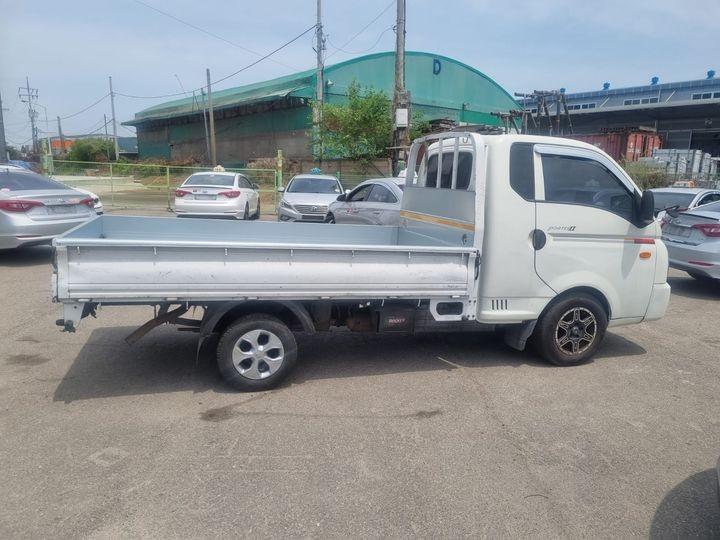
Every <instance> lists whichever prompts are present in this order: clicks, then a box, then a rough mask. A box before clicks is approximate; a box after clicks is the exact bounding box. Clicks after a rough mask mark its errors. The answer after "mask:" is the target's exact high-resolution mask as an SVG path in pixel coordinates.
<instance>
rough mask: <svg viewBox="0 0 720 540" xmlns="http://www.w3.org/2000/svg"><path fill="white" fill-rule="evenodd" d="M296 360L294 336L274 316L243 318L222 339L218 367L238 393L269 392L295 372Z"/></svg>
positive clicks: (259, 315) (219, 347) (231, 326)
mask: <svg viewBox="0 0 720 540" xmlns="http://www.w3.org/2000/svg"><path fill="white" fill-rule="evenodd" d="M296 358H297V343H296V341H295V336H294V335H293V333H292V332H291V331H290V329H289V328H288V327H287V325H286V324H285V323H283V322H282V321H281V320H280V319H278V318H276V317H273V316H271V315H265V314H256V315H247V316H245V317H241V318H240V319H238V320H237V321H236V322H235V323H234V324H232V325H230V326H229V327H228V328H227V329H226V330H225V331H224V332H223V333H222V336H221V337H220V341H219V342H218V347H217V363H218V368H219V369H220V373H221V374H222V376H223V378H224V379H225V380H226V381H227V382H228V383H229V384H230V385H231V386H232V387H234V388H236V389H237V390H241V391H243V392H259V391H263V390H270V389H271V388H274V387H276V386H277V385H278V384H280V383H281V382H282V380H283V379H284V378H285V377H286V376H287V375H288V374H289V373H290V371H292V368H293V366H294V365H295V360H296Z"/></svg>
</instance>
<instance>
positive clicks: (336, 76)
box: [123, 52, 518, 164]
mask: <svg viewBox="0 0 720 540" xmlns="http://www.w3.org/2000/svg"><path fill="white" fill-rule="evenodd" d="M394 63H395V53H394V52H383V53H377V54H371V55H367V56H361V57H359V58H354V59H352V60H348V61H345V62H341V63H338V64H334V65H330V66H326V68H325V72H324V78H325V84H326V91H325V99H326V101H327V102H329V103H341V102H343V100H344V99H345V96H346V93H347V89H348V86H349V85H350V84H351V83H352V82H353V81H354V80H355V81H357V82H358V83H360V84H361V85H362V86H363V87H368V86H371V87H374V88H376V89H382V90H384V91H385V92H386V93H387V94H388V96H389V97H390V96H392V91H393V87H394V79H393V77H394ZM405 83H406V87H407V89H408V90H409V91H410V93H411V98H412V106H413V109H414V110H420V111H422V112H423V113H424V115H425V118H426V119H427V120H433V119H439V118H447V119H451V120H455V121H460V122H466V123H483V124H489V125H499V122H500V120H499V119H498V118H497V117H495V116H492V115H491V113H493V112H505V111H509V110H511V109H517V108H518V103H517V102H516V101H515V100H514V99H513V98H512V97H511V96H510V94H509V93H508V92H506V91H505V90H504V89H503V88H502V87H501V86H500V85H498V84H497V83H496V82H495V81H493V80H492V79H491V78H490V77H488V76H487V75H485V74H483V73H481V72H480V71H478V70H477V69H475V68H472V67H470V66H468V65H466V64H464V63H462V62H459V61H457V60H454V59H452V58H448V57H446V56H442V55H438V54H432V53H427V52H408V53H406V66H405ZM314 88H315V70H308V71H303V72H300V73H295V74H292V75H288V76H285V77H280V78H278V79H273V80H270V81H265V82H260V83H255V84H250V85H246V86H240V87H237V88H230V89H227V90H220V91H214V92H213V106H214V116H215V132H216V137H217V155H218V160H219V161H220V162H223V163H226V164H227V163H241V162H246V161H249V160H252V159H255V158H258V157H269V156H274V155H275V153H276V151H277V150H278V149H282V150H283V152H284V154H285V155H286V156H287V157H291V158H304V157H309V156H310V155H311V148H310V136H309V133H308V132H309V129H310V127H311V125H312V121H311V107H310V100H311V99H312V98H313V95H314ZM203 110H204V104H203V97H202V96H197V95H196V96H194V97H188V98H183V99H179V100H174V101H170V102H167V103H162V104H160V105H156V106H154V107H150V108H148V109H145V110H143V111H140V112H138V113H136V114H135V118H134V119H133V120H130V121H127V122H123V124H124V125H127V126H134V127H135V128H136V129H137V135H138V152H139V157H140V158H141V159H145V158H160V159H188V158H199V159H203V158H204V157H205V156H206V144H205V128H204V123H203Z"/></svg>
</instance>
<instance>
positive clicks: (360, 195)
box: [335, 184, 373, 224]
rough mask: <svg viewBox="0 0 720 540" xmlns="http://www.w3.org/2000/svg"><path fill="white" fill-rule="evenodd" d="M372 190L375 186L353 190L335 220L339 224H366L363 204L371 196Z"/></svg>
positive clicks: (359, 187) (370, 185) (367, 185)
mask: <svg viewBox="0 0 720 540" xmlns="http://www.w3.org/2000/svg"><path fill="white" fill-rule="evenodd" d="M372 188H373V184H364V185H362V186H358V187H356V188H355V189H354V190H352V191H351V192H350V193H349V194H348V196H347V198H346V199H345V204H343V205H342V207H341V208H340V209H339V212H338V214H337V215H336V216H335V220H336V221H337V222H338V223H361V224H366V223H367V222H366V221H365V216H363V213H362V210H363V203H364V201H365V200H366V199H367V198H368V196H369V195H370V192H371V191H372Z"/></svg>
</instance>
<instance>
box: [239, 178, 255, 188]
mask: <svg viewBox="0 0 720 540" xmlns="http://www.w3.org/2000/svg"><path fill="white" fill-rule="evenodd" d="M238 187H239V188H241V189H252V185H251V184H250V180H248V179H247V178H245V177H244V176H238Z"/></svg>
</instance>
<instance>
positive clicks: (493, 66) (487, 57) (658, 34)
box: [0, 0, 720, 144]
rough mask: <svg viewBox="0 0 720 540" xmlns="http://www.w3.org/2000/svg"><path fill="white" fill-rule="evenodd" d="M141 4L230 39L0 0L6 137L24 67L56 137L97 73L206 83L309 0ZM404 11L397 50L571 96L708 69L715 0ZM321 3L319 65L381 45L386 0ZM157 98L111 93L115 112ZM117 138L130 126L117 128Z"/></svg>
mask: <svg viewBox="0 0 720 540" xmlns="http://www.w3.org/2000/svg"><path fill="white" fill-rule="evenodd" d="M143 1H144V2H145V3H147V4H150V5H152V6H154V7H156V8H158V9H160V10H163V11H166V12H168V13H171V14H173V15H174V16H176V17H178V18H180V19H184V20H186V21H189V22H191V23H193V24H195V25H197V26H199V27H201V28H203V29H206V30H208V31H210V32H212V33H214V34H217V35H218V36H220V37H222V38H224V39H225V40H227V41H230V42H232V43H233V44H234V45H231V44H228V43H226V42H224V41H221V40H220V39H216V38H213V37H210V36H208V35H206V34H204V33H202V32H200V31H198V30H195V29H192V28H189V27H187V26H185V25H183V24H181V23H179V22H177V21H175V20H173V19H171V18H169V17H167V16H164V15H161V14H159V13H157V12H156V11H153V10H152V9H150V8H148V7H146V6H145V5H143V4H142V3H140V2H138V1H137V0H113V1H112V2H110V1H103V0H94V1H93V0H70V1H68V2H64V3H63V2H55V1H53V2H50V1H47V0H36V1H35V2H32V3H31V2H18V1H17V0H12V1H11V0H0V13H2V17H0V92H1V93H2V98H3V107H4V108H6V109H9V110H6V111H4V115H5V123H6V133H7V138H8V139H9V141H10V143H11V144H17V143H22V142H25V141H27V139H28V138H29V137H30V129H29V126H28V118H27V109H26V108H25V105H24V104H23V103H21V102H20V101H19V100H18V99H17V90H18V86H20V85H24V82H25V76H26V75H27V76H29V77H30V83H31V86H32V87H34V88H37V89H38V90H39V104H40V105H42V106H44V107H45V108H46V109H43V108H42V107H38V111H39V115H40V121H39V127H40V129H41V130H42V131H43V132H44V131H45V130H47V131H50V132H51V133H53V134H54V133H55V132H56V130H57V124H56V121H55V117H56V116H58V115H60V116H69V115H71V114H73V113H75V112H77V111H79V110H81V109H83V108H85V107H86V106H88V105H90V104H92V103H93V102H95V101H96V100H98V99H99V98H101V97H102V96H103V95H104V94H106V93H107V92H108V76H109V75H112V77H113V82H114V86H115V90H116V91H117V92H121V93H125V94H132V95H143V96H153V95H161V94H172V93H177V92H181V91H182V88H184V89H185V90H191V89H194V88H198V87H200V86H202V85H203V84H204V83H205V68H210V69H211V72H212V75H213V80H215V79H219V78H220V77H224V76H226V75H228V74H230V73H232V72H234V71H236V70H238V69H239V68H241V67H243V66H245V65H247V64H249V63H251V62H253V61H255V60H257V59H258V57H259V56H262V55H263V54H265V53H267V52H269V51H271V50H273V49H275V48H276V47H278V46H279V45H281V44H282V43H284V42H286V41H288V40H290V39H291V38H292V37H294V36H296V35H298V34H300V33H301V32H302V31H303V30H305V29H307V28H309V27H310V26H312V25H313V24H314V23H315V0H292V1H291V0H264V1H262V2H254V1H253V2H251V1H248V0H236V1H233V2H231V1H224V2H223V1H220V0H204V1H202V2H197V1H196V0H193V1H189V0H174V1H171V0H143ZM407 10H408V28H407V31H408V33H407V48H408V50H422V51H428V52H436V53H438V54H443V55H446V56H450V57H452V58H455V59H457V60H460V61H462V62H465V63H467V64H470V65H471V66H473V67H475V68H477V69H479V70H480V71H482V72H484V73H486V74H487V75H488V76H490V77H492V78H493V79H495V80H496V81H497V82H498V83H499V84H501V85H502V86H504V87H505V88H506V89H507V90H508V91H510V92H514V91H529V90H532V89H540V88H542V89H552V88H559V87H565V88H567V90H568V92H573V91H583V90H593V89H600V88H601V87H602V83H603V82H605V81H609V82H610V83H611V84H612V87H614V88H617V87H622V86H632V85H638V84H645V83H647V82H649V80H650V78H651V77H652V76H654V75H657V76H658V77H660V81H661V82H671V81H679V80H688V79H701V78H704V77H705V73H706V71H707V70H708V69H715V70H717V71H718V72H719V73H720V33H719V32H718V26H717V25H718V21H719V20H720V0H684V1H683V2H678V1H672V0H654V1H653V0H644V1H642V0H641V1H631V0H622V1H621V0H604V1H602V2H589V1H582V0H534V1H531V0H514V1H513V0H504V1H501V0H446V1H444V2H438V1H437V0H407ZM323 11H324V13H323V23H324V26H325V31H326V33H327V34H328V35H329V39H328V43H327V56H328V60H327V63H334V62H337V61H342V60H346V59H348V58H352V57H353V56H357V55H358V54H362V53H370V52H379V51H385V50H391V49H393V47H394V40H395V35H394V33H393V31H392V26H393V24H394V18H395V3H394V1H393V2H391V1H390V0H363V1H362V2H356V1H349V0H324V2H323ZM383 11H384V13H383ZM381 13H382V14H381ZM378 15H379V17H378ZM376 17H377V20H376V21H375V22H373V23H372V24H370V26H368V28H367V29H366V30H364V31H363V32H361V33H360V34H359V35H357V37H355V38H354V39H353V40H352V41H350V39H351V38H352V37H353V36H355V35H356V34H357V33H358V32H359V31H360V30H361V29H362V28H363V27H365V26H366V25H367V24H368V23H370V22H371V21H372V20H373V19H375V18H376ZM312 39H313V38H312V32H310V33H309V34H307V35H306V36H304V37H303V38H301V39H299V40H298V41H296V42H295V43H293V44H292V45H290V46H289V47H287V48H286V49H284V50H282V51H280V52H279V53H277V55H275V56H274V57H273V59H272V60H265V61H263V62H261V63H260V64H258V65H256V66H254V67H253V68H251V69H248V70H247V71H244V72H243V73H240V74H239V75H237V76H235V77H233V78H231V79H229V80H227V81H225V82H223V83H222V84H221V85H219V87H218V89H222V88H230V87H233V86H239V85H242V84H247V83H251V82H256V81H261V80H265V79H269V78H273V77H277V76H281V75H285V74H288V73H292V72H294V71H299V70H303V69H308V68H311V67H313V66H314V62H315V56H314V51H313V49H312ZM348 42H349V43H348ZM340 49H342V50H340ZM250 51H253V52H250ZM254 53H258V54H254ZM178 79H179V81H180V82H179V81H178ZM181 84H182V87H181ZM163 101H165V100H163V99H155V100H152V99H130V98H125V97H118V99H117V102H116V107H117V117H118V120H119V121H123V120H128V119H130V118H132V116H133V114H134V113H135V112H137V111H139V110H141V109H144V108H146V107H149V106H151V105H154V104H157V103H161V102H163ZM46 110H47V116H48V120H49V125H48V127H47V128H46V125H45V114H46ZM103 113H105V114H107V115H108V117H110V103H109V100H107V99H106V100H104V101H102V102H101V103H100V104H98V105H97V106H95V107H92V108H91V109H89V110H88V111H86V112H84V113H82V114H79V115H77V116H75V117H73V118H69V119H67V120H65V121H64V122H63V131H64V132H65V133H66V134H68V133H69V134H72V133H84V132H89V131H92V130H96V129H100V131H102V126H103ZM118 134H120V135H130V134H131V132H129V131H126V129H125V128H119V133H118Z"/></svg>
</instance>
